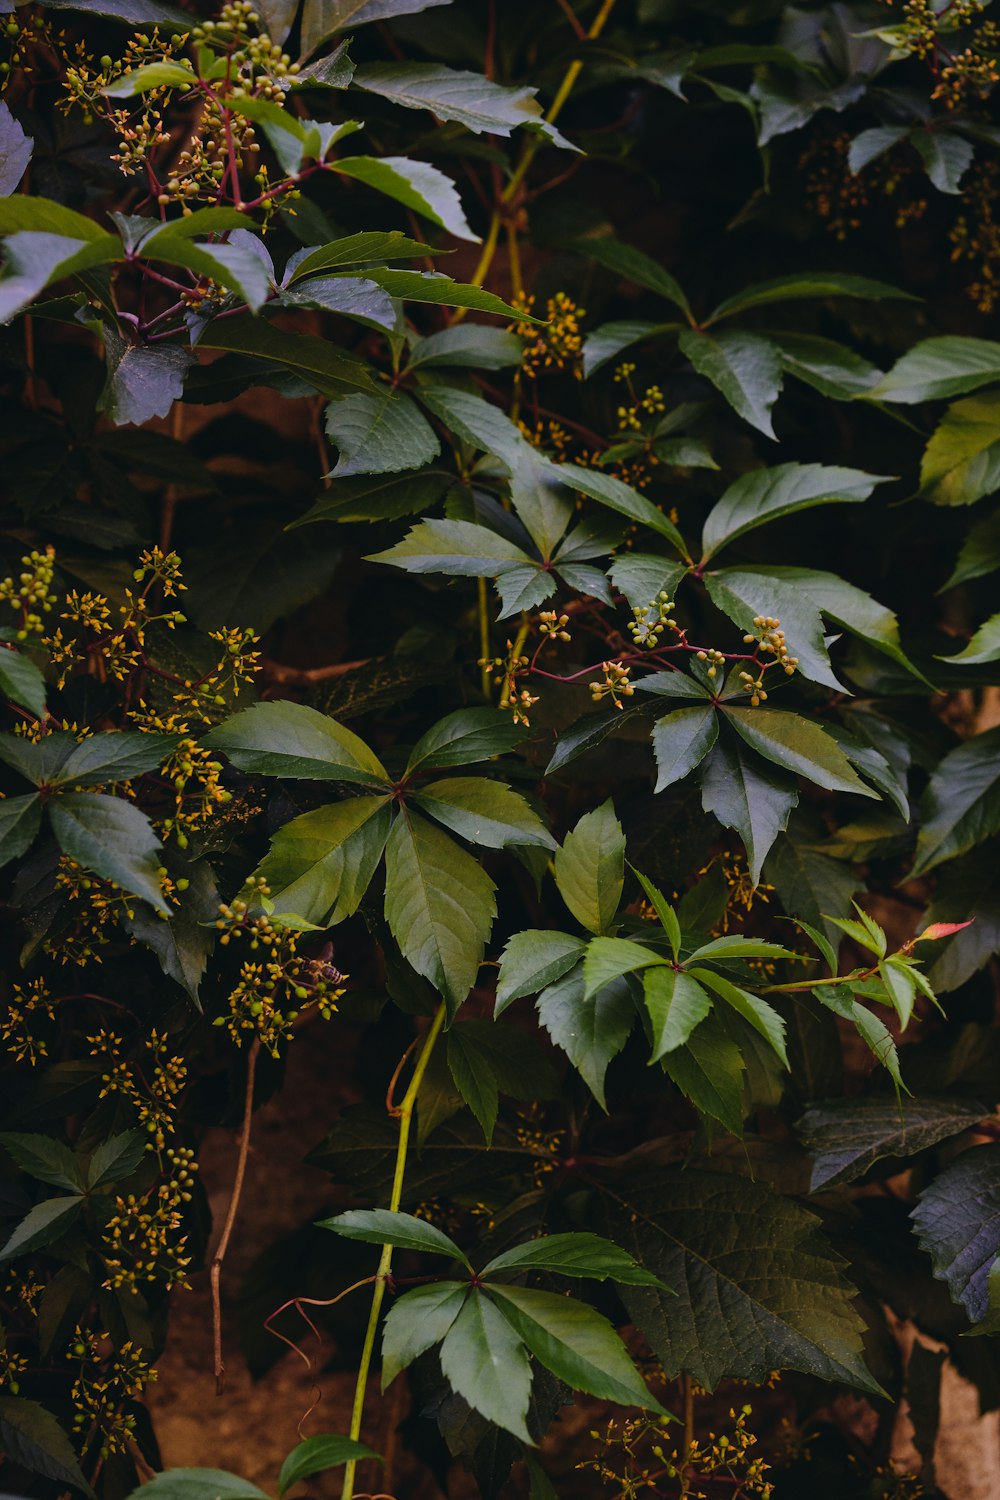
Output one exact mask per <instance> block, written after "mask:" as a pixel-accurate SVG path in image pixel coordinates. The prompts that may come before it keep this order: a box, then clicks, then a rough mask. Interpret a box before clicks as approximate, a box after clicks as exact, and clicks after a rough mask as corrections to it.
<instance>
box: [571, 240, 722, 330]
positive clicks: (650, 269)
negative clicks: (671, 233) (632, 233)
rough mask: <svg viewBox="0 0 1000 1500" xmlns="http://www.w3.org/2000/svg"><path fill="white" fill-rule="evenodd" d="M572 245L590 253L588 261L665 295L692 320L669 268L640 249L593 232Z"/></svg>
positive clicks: (689, 307)
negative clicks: (666, 268)
mask: <svg viewBox="0 0 1000 1500" xmlns="http://www.w3.org/2000/svg"><path fill="white" fill-rule="evenodd" d="M571 248H572V249H574V250H578V251H579V252H580V254H581V255H586V256H589V258H590V259H591V260H596V261H597V263H598V265H600V266H604V267H605V268H606V269H607V270H608V271H614V273H615V274H616V275H617V276H622V277H624V278H625V280H626V281H633V282H635V284H636V286H641V287H645V288H646V290H647V291H650V292H656V294H657V295H658V296H660V297H665V298H666V300H667V301H668V302H672V303H673V305H674V306H675V307H678V308H680V310H681V312H682V313H683V314H684V316H685V318H686V319H687V321H688V322H689V323H692V324H693V323H694V313H693V312H692V311H691V304H690V303H689V302H688V299H687V298H686V297H685V295H684V293H683V291H682V290H681V288H680V285H679V284H678V282H677V281H675V279H674V277H673V276H671V274H670V272H669V271H667V270H665V269H664V268H663V266H661V265H658V264H657V262H656V261H655V260H652V259H651V258H650V257H649V256H648V255H645V254H644V253H643V252H642V251H641V250H635V249H633V247H632V246H631V245H623V244H622V242H621V240H616V239H612V238H611V237H610V236H608V235H604V236H597V235H595V236H593V237H588V238H587V239H585V240H576V241H575V242H574V243H573V244H572V246H571Z"/></svg>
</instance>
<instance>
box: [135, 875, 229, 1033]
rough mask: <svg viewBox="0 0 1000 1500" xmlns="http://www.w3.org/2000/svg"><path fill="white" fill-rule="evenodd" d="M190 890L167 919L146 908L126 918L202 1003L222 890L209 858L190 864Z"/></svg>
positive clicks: (164, 966)
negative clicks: (202, 982) (178, 907)
mask: <svg viewBox="0 0 1000 1500" xmlns="http://www.w3.org/2000/svg"><path fill="white" fill-rule="evenodd" d="M188 878H189V885H188V890H187V892H186V893H185V894H184V896H183V899H182V901H181V906H180V910H179V911H178V910H174V911H173V912H171V915H170V920H169V921H168V922H164V921H163V920H162V919H161V918H160V917H158V916H155V915H154V914H153V913H152V912H147V911H146V910H145V909H144V908H143V909H138V910H136V911H134V912H133V913H132V916H131V917H129V918H127V919H126V922H125V928H126V931H127V932H128V933H129V934H130V935H131V936H132V937H134V938H137V939H138V941H139V942H140V943H144V944H145V946H146V947H147V948H149V949H150V950H151V952H153V953H155V954H156V957H157V959H158V960H159V964H160V968H161V969H162V970H163V972H164V974H166V975H167V976H168V977H169V978H170V979H174V980H176V981H177V983H178V984H179V985H181V986H182V987H183V988H184V989H185V990H186V991H187V993H188V994H189V995H190V997H191V999H192V1000H193V1001H194V1003H195V1005H198V1004H199V1000H198V990H199V987H200V985H201V980H202V978H203V976H204V973H205V969H206V968H207V966H208V959H209V955H210V954H211V952H212V949H213V948H214V946H215V929H214V926H213V925H208V924H212V923H214V920H215V918H216V917H217V916H218V911H219V892H218V888H217V887H216V884H215V877H214V875H213V873H212V868H211V866H210V865H209V863H208V861H207V860H198V861H197V862H196V863H195V864H194V865H192V866H191V867H190V875H189V877H188Z"/></svg>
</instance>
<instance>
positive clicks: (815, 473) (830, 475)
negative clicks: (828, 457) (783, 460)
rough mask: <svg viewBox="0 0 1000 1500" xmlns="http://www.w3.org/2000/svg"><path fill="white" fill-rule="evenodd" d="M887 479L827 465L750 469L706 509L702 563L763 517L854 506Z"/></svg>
mask: <svg viewBox="0 0 1000 1500" xmlns="http://www.w3.org/2000/svg"><path fill="white" fill-rule="evenodd" d="M886 482H887V481H886V480H885V479H884V478H882V477H880V476H879V475H877V474H865V473H863V472H862V470H860V469H844V468H840V467H838V466H837V465H833V464H778V465H777V467H776V468H772V469H751V470H750V472H749V473H747V474H744V475H742V476H741V478H739V479H737V480H736V481H735V483H734V484H731V485H730V486H729V488H728V489H727V490H726V492H725V494H724V495H723V496H722V499H721V500H719V501H718V503H717V504H716V505H715V507H714V508H713V509H712V510H711V511H710V512H709V515H708V519H707V520H706V522H705V528H704V531H703V532H702V548H703V551H704V558H703V561H704V560H706V559H707V558H709V557H711V556H713V554H714V553H716V552H718V551H719V549H720V547H722V546H724V545H726V544H728V543H729V542H733V541H735V540H736V538H737V537H738V536H744V535H745V534H746V533H747V532H748V531H755V530H756V529H757V527H758V526H763V525H764V524H765V522H767V521H776V520H778V519H779V518H780V517H782V516H790V515H792V514H793V513H794V512H795V511H799V510H808V509H809V508H810V507H811V506H814V505H844V504H853V505H856V504H858V503H859V502H860V501H862V500H867V499H868V497H869V495H870V494H871V493H872V490H873V489H874V488H875V486H876V485H878V484H885V483H886Z"/></svg>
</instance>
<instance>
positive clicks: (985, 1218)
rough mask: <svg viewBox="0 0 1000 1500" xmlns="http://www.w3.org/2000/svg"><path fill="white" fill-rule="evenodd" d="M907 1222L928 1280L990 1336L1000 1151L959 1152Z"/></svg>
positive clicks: (998, 1248)
mask: <svg viewBox="0 0 1000 1500" xmlns="http://www.w3.org/2000/svg"><path fill="white" fill-rule="evenodd" d="M910 1217H911V1218H912V1220H913V1226H914V1230H915V1232H916V1236H917V1239H918V1241H919V1242H920V1247H921V1249H923V1250H926V1251H927V1253H928V1254H929V1255H930V1257H931V1260H932V1262H933V1265H934V1275H935V1276H936V1277H937V1278H938V1280H940V1281H944V1282H946V1283H947V1285H948V1290H949V1292H950V1293H951V1296H952V1300H953V1301H954V1302H957V1303H959V1304H960V1305H961V1306H962V1307H963V1308H964V1309H965V1311H966V1313H967V1315H968V1317H969V1321H970V1322H971V1323H973V1324H978V1325H981V1326H980V1327H979V1328H977V1332H981V1333H995V1332H996V1331H997V1326H998V1319H997V1316H996V1313H995V1311H994V1310H993V1308H992V1307H991V1298H990V1274H991V1272H992V1269H993V1265H994V1263H995V1261H996V1259H997V1256H998V1254H1000V1146H996V1145H990V1146H975V1147H973V1148H971V1149H970V1150H967V1151H963V1152H962V1154H961V1156H959V1158H958V1160H957V1161H955V1162H953V1163H952V1164H951V1166H949V1167H946V1168H945V1170H944V1171H943V1172H941V1173H940V1174H939V1175H938V1176H937V1177H936V1178H935V1179H934V1181H933V1182H932V1183H931V1184H930V1186H929V1187H927V1188H925V1189H924V1191H923V1192H922V1193H921V1194H920V1202H919V1203H918V1204H917V1206H916V1208H915V1209H914V1210H913V1212H912V1214H911V1215H910Z"/></svg>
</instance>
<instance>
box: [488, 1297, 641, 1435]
mask: <svg viewBox="0 0 1000 1500" xmlns="http://www.w3.org/2000/svg"><path fill="white" fill-rule="evenodd" d="M489 1295H490V1296H491V1297H492V1298H493V1300H494V1303H495V1305H496V1306H497V1307H498V1308H499V1309H500V1311H501V1313H502V1314H503V1316H504V1317H505V1318H506V1319H507V1322H508V1323H509V1324H510V1325H511V1327H512V1328H513V1329H514V1330H515V1332H516V1333H517V1334H518V1336H519V1337H520V1338H522V1339H523V1340H524V1342H525V1343H526V1344H527V1346H528V1348H529V1349H530V1350H531V1352H532V1354H533V1355H534V1356H535V1358H536V1359H538V1360H540V1361H541V1363H542V1364H543V1365H544V1366H545V1367H546V1369H548V1370H551V1371H552V1373H553V1375H557V1376H558V1377H559V1379H560V1380H564V1381H565V1382H566V1384H567V1385H568V1386H570V1388H571V1389H572V1390H576V1391H586V1392H587V1394H588V1395H591V1396H599V1397H600V1398H601V1399H602V1400H604V1401H617V1402H618V1403H619V1405H621V1406H641V1407H643V1408H645V1409H646V1410H647V1411H659V1412H662V1410H663V1407H662V1406H661V1405H660V1403H659V1402H658V1401H657V1400H656V1397H655V1396H653V1395H652V1393H651V1392H650V1391H649V1390H647V1388H646V1384H645V1382H644V1381H643V1379H642V1377H641V1376H640V1375H639V1372H638V1371H637V1370H636V1367H635V1365H634V1364H633V1362H632V1357H631V1355H630V1354H629V1352H628V1350H627V1349H626V1348H625V1345H624V1344H623V1343H622V1341H621V1339H620V1338H619V1337H618V1335H617V1333H616V1332H615V1330H614V1329H613V1328H612V1326H611V1324H610V1323H609V1322H608V1320H607V1319H606V1318H603V1317H602V1316H601V1314H600V1313H599V1312H595V1310H594V1309H593V1308H592V1307H589V1306H588V1305H587V1303H585V1302H578V1301H576V1300H575V1299H569V1298H566V1297H559V1296H556V1295H555V1294H554V1293H553V1292H540V1291H536V1290H534V1288H531V1287H524V1286H498V1285H496V1284H495V1283H493V1284H491V1286H490V1291H489Z"/></svg>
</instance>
